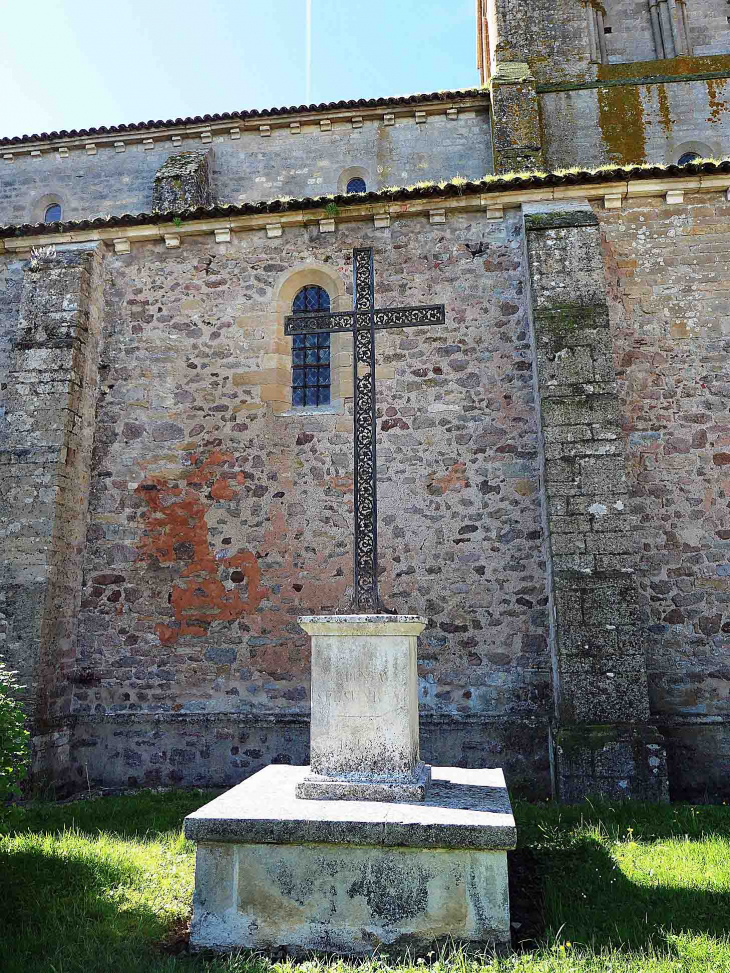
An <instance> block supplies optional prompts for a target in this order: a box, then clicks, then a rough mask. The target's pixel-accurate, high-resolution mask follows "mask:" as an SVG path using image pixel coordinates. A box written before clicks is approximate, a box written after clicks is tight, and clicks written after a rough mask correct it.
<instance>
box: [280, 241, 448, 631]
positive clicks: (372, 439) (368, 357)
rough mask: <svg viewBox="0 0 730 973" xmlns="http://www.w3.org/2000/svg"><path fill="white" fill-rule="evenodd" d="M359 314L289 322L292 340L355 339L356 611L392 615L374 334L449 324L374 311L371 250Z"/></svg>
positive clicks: (434, 312)
mask: <svg viewBox="0 0 730 973" xmlns="http://www.w3.org/2000/svg"><path fill="white" fill-rule="evenodd" d="M352 267H353V285H354V300H353V305H354V310H353V311H339V312H335V313H332V314H327V313H326V312H325V311H318V312H316V313H309V314H295V315H291V316H289V317H287V318H286V320H285V322H284V333H285V334H287V335H312V334H318V333H322V332H327V333H329V334H335V333H343V332H349V333H350V334H352V336H353V352H354V353H353V356H352V359H353V395H354V401H353V412H354V426H355V428H354V440H355V550H354V557H353V560H354V589H353V597H352V610H353V611H355V612H357V613H368V614H370V613H378V612H386V613H390V611H389V609H386V608H384V606H383V605H382V603H381V601H380V596H379V594H378V481H377V452H376V422H375V332H376V330H382V329H384V328H415V327H423V326H424V325H437V324H445V323H446V310H445V308H444V305H443V304H432V305H426V306H423V307H391V308H384V309H382V310H378V309H376V307H375V274H374V272H373V251H372V248H370V247H367V248H362V249H357V250H354V251H353V254H352Z"/></svg>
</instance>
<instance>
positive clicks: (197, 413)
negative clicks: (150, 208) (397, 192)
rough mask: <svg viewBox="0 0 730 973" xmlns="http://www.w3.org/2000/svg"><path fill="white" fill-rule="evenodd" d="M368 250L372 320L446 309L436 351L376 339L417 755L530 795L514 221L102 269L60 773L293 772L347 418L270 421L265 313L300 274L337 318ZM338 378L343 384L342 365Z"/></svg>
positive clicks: (393, 337) (536, 672) (329, 572)
mask: <svg viewBox="0 0 730 973" xmlns="http://www.w3.org/2000/svg"><path fill="white" fill-rule="evenodd" d="M467 244H469V245H470V246H471V247H472V249H473V251H474V252H475V253H476V256H474V257H473V256H472V253H471V252H470V251H469V250H468V249H467ZM480 244H481V247H482V252H481V253H480V252H479V247H480ZM369 245H372V246H373V247H375V268H376V294H377V297H378V300H379V301H380V302H381V303H384V304H393V303H405V304H414V303H421V302H428V303H431V302H434V301H443V302H444V303H445V304H446V307H447V316H448V323H447V325H446V326H445V327H442V328H439V329H438V330H434V331H428V330H427V329H418V330H407V331H402V332H395V333H392V334H385V333H383V334H379V335H378V360H379V363H380V368H379V371H378V374H379V381H378V396H379V413H378V414H379V421H378V436H379V454H378V457H379V463H380V497H379V501H380V503H379V508H380V509H379V520H380V532H381V533H380V541H381V564H382V565H384V566H385V573H384V576H383V578H382V582H381V583H382V590H383V592H384V596H385V598H386V599H387V601H388V602H389V603H390V604H392V605H393V606H396V607H398V608H399V609H401V610H408V611H409V612H422V613H424V614H426V615H427V616H428V618H429V626H428V630H427V632H426V634H425V637H424V638H423V640H422V643H421V655H420V662H419V672H420V703H421V710H422V713H423V717H424V723H425V727H424V740H425V743H424V752H425V754H426V756H427V757H428V756H429V754H430V753H433V754H434V755H438V757H439V759H441V760H445V761H446V762H448V763H451V762H457V763H477V764H479V765H485V764H487V765H489V764H491V765H495V764H497V765H502V764H505V765H506V766H507V767H508V768H509V770H510V773H511V775H512V782H513V785H514V786H516V787H517V788H518V789H522V790H523V791H526V792H530V793H533V794H536V793H543V794H544V793H546V791H547V789H548V786H549V785H548V775H547V769H548V768H547V718H548V715H549V711H550V705H551V704H550V671H549V658H548V654H547V640H546V626H547V619H546V611H545V603H546V599H545V582H544V564H543V561H542V553H541V551H542V547H541V531H540V525H539V502H538V479H537V465H536V464H537V459H536V443H535V433H536V429H535V423H534V414H533V408H532V389H531V362H530V351H529V339H528V333H527V328H526V317H525V309H524V301H523V282H522V279H521V269H520V230H519V221H518V219H517V214H516V213H513V214H511V215H510V216H509V217H508V219H507V220H506V221H505V222H504V223H503V222H501V221H487V219H486V217H485V216H484V215H480V214H475V215H474V216H469V217H467V216H459V217H453V218H449V220H448V222H447V223H446V224H442V225H438V224H436V225H434V224H430V223H429V222H428V218H427V217H426V216H423V217H419V218H417V219H410V220H403V221H400V220H395V221H394V222H393V224H392V226H391V228H390V229H389V230H376V229H374V228H373V226H372V223H367V224H365V223H356V224H355V223H353V224H341V225H339V226H338V227H337V231H336V233H334V234H329V233H327V234H324V233H320V232H319V230H318V228H316V227H313V228H310V229H306V228H303V229H291V230H286V231H285V233H284V235H283V236H282V237H280V238H279V239H273V240H269V239H267V237H266V234H265V233H264V232H263V231H261V232H252V233H242V234H236V235H235V236H234V237H233V240H232V242H231V243H229V244H222V245H216V244H215V243H213V242H211V240H210V239H207V238H204V237H203V238H188V239H186V240H185V242H184V244H183V246H182V247H180V248H179V249H177V250H167V249H165V247H164V245H158V244H149V245H135V246H134V247H133V249H132V252H131V254H129V255H124V256H110V257H109V258H108V265H107V266H108V271H107V284H106V304H107V307H108V309H109V311H108V317H107V322H106V339H105V347H104V352H103V355H104V360H105V361H107V362H108V363H109V365H110V367H109V369H108V371H107V372H106V373H105V374H106V381H105V384H104V386H103V388H102V391H101V397H100V400H99V404H98V414H97V434H96V447H95V454H94V483H93V490H92V500H91V520H90V528H89V536H88V544H89V546H88V555H87V561H86V570H85V586H84V593H83V602H82V617H81V634H80V640H79V664H80V670H79V673H78V679H77V684H76V687H75V691H74V699H73V712H74V717H75V720H77V727H76V743H75V748H76V749H75V758H74V759H75V761H76V764H77V767H78V768H79V772H80V771H81V767H82V765H83V764H88V769H89V774H90V776H91V779H92V781H93V780H104V781H106V782H110V780H111V779H112V778H113V779H114V780H115V781H116V782H117V783H118V782H120V781H122V782H127V781H136V782H139V783H163V784H165V783H170V782H184V783H204V782H216V783H219V784H220V783H230V782H232V781H234V780H236V779H240V778H241V777H242V776H243V775H244V774H245V773H248V772H250V771H252V770H254V769H256V768H257V767H258V766H261V765H262V764H265V763H267V762H269V761H271V760H272V759H277V760H291V761H292V762H302V761H303V759H306V751H305V749H303V748H304V747H305V746H306V718H307V713H308V640H307V637H306V636H305V635H304V634H303V633H301V632H300V631H299V629H298V626H297V624H296V617H297V615H299V614H302V613H305V614H308V613H317V612H322V611H325V612H326V611H330V610H332V609H333V608H336V607H338V606H340V607H341V606H343V605H344V604H346V597H347V589H348V586H349V584H350V579H351V571H352V559H351V545H352V533H351V532H352V459H351V457H352V443H351V435H352V432H351V421H350V419H349V417H348V416H347V414H346V413H344V412H343V411H340V412H338V411H337V409H332V410H329V411H325V412H323V413H320V414H315V415H310V416H305V415H301V414H293V415H292V414H286V408H282V403H281V402H280V401H279V400H280V399H281V398H282V395H283V394H284V393H283V392H282V391H281V389H282V387H283V384H284V383H285V382H286V380H287V375H288V361H289V359H288V355H289V345H288V341H285V339H284V338H283V330H282V326H283V320H282V319H283V313H284V310H286V309H283V308H281V307H280V306H279V304H278V303H277V296H276V295H277V292H278V288H279V287H281V286H282V282H284V281H285V280H286V279H287V277H288V275H289V273H290V272H291V271H294V272H296V273H297V274H299V275H301V276H300V277H299V281H300V284H303V283H306V282H307V280H308V279H309V278H308V272H307V271H306V269H303V268H305V267H306V264H307V262H308V261H309V262H310V266H312V268H313V272H316V273H317V274H325V275H326V274H329V275H330V276H331V280H332V281H333V284H332V291H333V293H334V294H337V293H343V294H344V292H345V291H346V290H349V293H350V295H351V283H350V280H351V267H350V259H351V253H352V249H353V247H355V246H369ZM315 279H316V280H318V281H319V282H320V283H321V282H322V277H317V278H315ZM337 300H339V301H344V304H343V305H341V306H347V303H348V300H351V296H350V297H349V298H348V296H347V294H344V297H339V298H337ZM336 358H337V364H338V366H343V367H344V368H345V372H346V373H347V374H350V372H349V367H348V363H349V350H348V349H347V347H346V346H345V347H344V348H342V346H340V351H339V352H338V353H337V355H336ZM345 392H346V390H345ZM277 412H278V413H281V414H277ZM274 719H276V721H280V722H277V723H276V724H275V723H274V722H273V721H274ZM292 721H293V722H292ZM287 727H289V729H288V730H287ZM205 728H207V729H205ZM287 734H288V736H287ZM186 741H187V742H186Z"/></svg>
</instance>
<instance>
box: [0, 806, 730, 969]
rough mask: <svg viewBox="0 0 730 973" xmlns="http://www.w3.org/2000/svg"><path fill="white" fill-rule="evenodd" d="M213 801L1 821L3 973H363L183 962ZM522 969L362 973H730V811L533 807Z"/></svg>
mask: <svg viewBox="0 0 730 973" xmlns="http://www.w3.org/2000/svg"><path fill="white" fill-rule="evenodd" d="M209 796H210V795H208V794H203V793H202V792H200V791H198V792H194V793H182V792H176V793H170V794H157V793H150V792H146V793H142V794H140V795H137V796H133V797H120V798H106V799H103V800H95V801H79V802H75V803H71V804H66V805H54V804H50V803H38V804H34V805H30V806H28V807H26V808H12V809H10V810H9V811H7V812H5V813H4V814H2V812H0V815H1V816H0V970H1V971H2V973H20V971H22V973H77V971H78V973H82V971H83V973H102V971H103V973H109V971H111V973H142V971H144V973H163V971H164V973H183V971H198V973H223V971H227V973H320V971H322V973H324V971H327V973H349V971H350V970H352V965H351V964H349V965H348V964H346V963H343V962H338V961H332V962H331V963H326V962H320V961H318V960H316V959H314V960H311V961H309V962H307V963H303V964H294V963H289V962H279V963H271V962H269V961H268V960H265V959H262V958H260V957H259V958H251V957H239V958H232V959H217V960H216V959H207V960H206V959H203V958H193V957H189V956H187V955H184V954H181V955H175V954H174V948H173V950H172V951H171V948H170V947H171V946H173V947H174V944H175V943H176V942H179V941H180V938H181V934H182V932H183V931H184V928H185V924H186V921H187V918H188V916H189V909H190V897H191V894H192V885H193V847H192V845H190V844H189V843H188V842H186V841H185V840H184V838H183V837H182V834H181V831H180V825H181V821H182V818H183V817H184V816H185V814H187V813H188V812H189V811H191V810H193V809H195V808H197V807H199V806H200V805H201V804H203V803H205V801H206V800H207V799H208V797H209ZM516 816H517V821H518V829H519V834H520V850H519V851H518V853H517V854H516V855H515V856H514V859H513V862H512V867H513V879H516V881H515V890H514V894H513V919H515V920H516V921H519V922H521V926H520V930H519V931H518V934H517V935H518V937H519V936H523V937H524V938H525V939H526V940H527V941H526V942H524V943H523V944H522V945H521V947H520V948H519V949H518V950H517V951H516V952H514V953H513V954H512V955H510V956H507V957H503V958H500V959H496V958H494V957H490V956H483V957H481V958H476V959H474V958H472V959H469V958H467V957H466V956H465V955H464V954H463V953H460V952H458V951H457V952H455V953H453V954H451V955H448V956H446V955H442V956H440V957H437V956H432V957H431V958H430V959H428V960H426V961H425V962H423V961H422V960H417V961H413V962H410V963H403V964H401V965H400V966H398V967H395V966H392V965H389V964H388V963H387V962H386V961H385V960H377V959H376V960H373V961H371V962H368V963H364V964H361V965H360V966H359V967H358V969H359V970H361V971H362V973H389V971H390V970H392V969H397V970H398V971H399V973H409V971H412V973H426V971H427V970H428V971H429V973H487V971H488V973H599V971H600V973H670V971H671V973H700V971H702V973H705V971H713V973H714V971H727V973H730V808H726V807H690V806H687V805H674V806H670V807H655V806H650V805H640V804H630V805H622V806H610V805H596V806H592V805H589V804H586V805H583V806H581V807H577V808H560V807H555V806H552V805H542V806H536V805H528V804H518V805H517V808H516Z"/></svg>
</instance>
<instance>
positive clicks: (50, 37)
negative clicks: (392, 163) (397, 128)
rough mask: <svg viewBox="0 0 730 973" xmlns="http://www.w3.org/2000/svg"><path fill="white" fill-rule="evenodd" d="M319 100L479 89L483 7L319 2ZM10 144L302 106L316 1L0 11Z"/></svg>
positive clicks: (314, 81) (220, 0)
mask: <svg viewBox="0 0 730 973" xmlns="http://www.w3.org/2000/svg"><path fill="white" fill-rule="evenodd" d="M311 3H312V66H311V70H312V75H311V86H312V92H311V93H312V100H313V101H316V102H320V101H335V100H338V99H340V98H360V97H367V98H370V97H378V96H381V95H396V94H409V93H412V92H416V91H434V90H439V89H444V88H462V87H467V86H471V85H475V84H477V83H478V81H477V72H476V66H475V53H474V49H475V35H474V0H368V2H366V3H364V2H363V0H357V2H349V0H311ZM0 10H1V12H2V34H1V35H0V64H2V82H3V83H2V98H1V99H0V136H3V135H23V134H30V133H36V132H43V131H46V132H47V131H53V130H59V129H63V128H66V129H71V128H83V127H90V126H98V125H114V124H119V123H122V122H137V121H142V120H146V119H157V118H175V117H178V116H185V115H198V114H205V113H206V112H208V113H213V112H223V111H234V110H241V109H245V108H271V107H274V106H277V107H278V106H281V105H293V104H297V105H298V104H303V103H305V102H306V101H307V90H306V84H307V81H306V78H307V67H306V61H307V57H306V50H307V44H306V20H307V17H306V11H307V0H202V2H201V0H174V2H173V0H25V2H23V3H18V2H17V0H0Z"/></svg>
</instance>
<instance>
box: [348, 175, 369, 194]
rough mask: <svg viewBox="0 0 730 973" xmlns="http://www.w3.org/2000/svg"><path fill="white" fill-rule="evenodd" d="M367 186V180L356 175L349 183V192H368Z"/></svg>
mask: <svg viewBox="0 0 730 973" xmlns="http://www.w3.org/2000/svg"><path fill="white" fill-rule="evenodd" d="M367 188H368V187H367V186H366V185H365V180H364V179H361V178H360V177H359V176H355V178H354V179H351V180H350V181H349V182H348V184H347V192H348V193H364V192H367Z"/></svg>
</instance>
